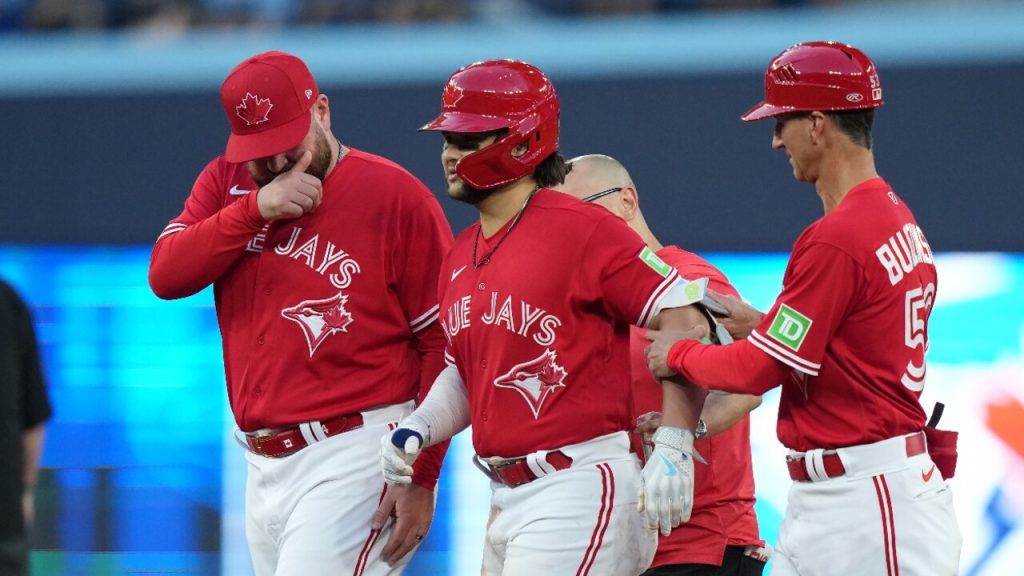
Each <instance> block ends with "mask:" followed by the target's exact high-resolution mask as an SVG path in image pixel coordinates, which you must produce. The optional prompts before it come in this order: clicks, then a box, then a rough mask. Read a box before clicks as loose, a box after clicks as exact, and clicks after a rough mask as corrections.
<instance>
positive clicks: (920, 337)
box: [901, 282, 935, 392]
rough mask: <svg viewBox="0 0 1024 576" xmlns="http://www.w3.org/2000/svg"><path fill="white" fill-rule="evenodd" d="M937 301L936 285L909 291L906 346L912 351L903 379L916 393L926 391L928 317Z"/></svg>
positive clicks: (907, 298) (906, 315)
mask: <svg viewBox="0 0 1024 576" xmlns="http://www.w3.org/2000/svg"><path fill="white" fill-rule="evenodd" d="M934 301H935V285H934V284H932V283H930V282H929V283H928V285H927V286H925V287H924V289H921V288H920V287H918V288H914V289H912V290H907V296H906V314H905V320H906V322H905V323H906V344H907V348H910V349H911V353H910V354H911V356H910V361H909V362H907V369H906V371H905V372H904V373H903V378H902V379H901V380H902V382H903V385H904V386H906V387H907V388H908V389H910V390H912V391H914V392H920V391H921V390H924V374H925V365H924V353H925V352H926V351H927V350H928V315H929V314H931V311H932V303H933V302H934Z"/></svg>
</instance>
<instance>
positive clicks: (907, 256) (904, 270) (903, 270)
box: [875, 222, 934, 286]
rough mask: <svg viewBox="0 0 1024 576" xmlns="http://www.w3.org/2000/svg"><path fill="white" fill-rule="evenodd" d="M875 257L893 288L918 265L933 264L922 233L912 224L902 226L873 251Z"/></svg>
mask: <svg viewBox="0 0 1024 576" xmlns="http://www.w3.org/2000/svg"><path fill="white" fill-rule="evenodd" d="M875 256H877V257H878V261H879V262H881V264H882V267H884V268H885V270H886V272H888V273H889V282H890V283H892V285H893V286H895V285H897V284H899V282H900V280H903V275H904V274H909V273H910V271H911V270H913V269H914V267H916V266H917V265H918V264H920V263H922V262H924V263H925V264H932V263H934V259H933V258H932V248H931V246H929V244H928V240H926V239H925V237H924V232H922V231H921V228H920V227H919V226H918V225H917V224H914V223H913V222H908V223H906V224H904V225H903V229H902V230H900V231H898V232H896V233H895V234H893V235H892V236H890V237H889V239H888V240H887V241H886V242H885V243H884V244H882V245H881V246H879V247H878V249H877V250H875Z"/></svg>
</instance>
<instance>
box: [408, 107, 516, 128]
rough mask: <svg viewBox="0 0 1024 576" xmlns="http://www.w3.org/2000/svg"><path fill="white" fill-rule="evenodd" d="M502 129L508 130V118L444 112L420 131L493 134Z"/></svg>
mask: <svg viewBox="0 0 1024 576" xmlns="http://www.w3.org/2000/svg"><path fill="white" fill-rule="evenodd" d="M502 128H508V119H507V118H502V117H500V116H485V115H481V114H469V113H466V112H442V113H441V115H440V116H438V117H437V118H434V119H433V120H431V121H430V122H427V123H426V124H424V125H423V126H420V127H419V130H421V131H423V130H441V131H444V132H466V133H475V132H491V131H493V130H501V129H502Z"/></svg>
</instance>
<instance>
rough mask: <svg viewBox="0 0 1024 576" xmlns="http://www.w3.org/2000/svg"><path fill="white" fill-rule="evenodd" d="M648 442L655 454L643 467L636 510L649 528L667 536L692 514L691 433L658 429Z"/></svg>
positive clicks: (676, 429)
mask: <svg viewBox="0 0 1024 576" xmlns="http://www.w3.org/2000/svg"><path fill="white" fill-rule="evenodd" d="M651 440H652V441H653V442H654V450H653V451H652V452H651V456H650V458H648V459H647V464H645V465H644V470H643V486H642V487H641V489H640V498H639V506H638V509H639V510H640V511H641V512H644V513H645V516H646V517H647V526H648V527H649V528H651V529H654V528H658V529H659V530H660V531H661V534H662V536H668V535H669V534H670V533H671V532H672V529H673V528H675V527H676V526H679V524H681V523H682V522H686V521H687V520H689V519H690V513H691V512H692V511H693V456H692V454H693V432H691V431H689V430H687V429H685V428H676V427H673V426H661V427H660V428H658V430H657V431H656V432H655V433H654V437H653V438H652V439H651Z"/></svg>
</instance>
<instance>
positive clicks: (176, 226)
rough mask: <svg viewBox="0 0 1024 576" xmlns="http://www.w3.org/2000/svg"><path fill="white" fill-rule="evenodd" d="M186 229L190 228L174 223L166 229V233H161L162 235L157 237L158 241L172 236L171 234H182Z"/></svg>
mask: <svg viewBox="0 0 1024 576" xmlns="http://www.w3.org/2000/svg"><path fill="white" fill-rule="evenodd" d="M185 228H188V225H187V224H181V223H178V222H174V223H172V224H168V225H167V227H166V228H164V231H163V232H161V233H160V235H159V236H157V238H156V239H157V240H159V239H161V238H163V237H164V236H170V235H171V234H174V233H176V232H181V231H182V230H184V229H185Z"/></svg>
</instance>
